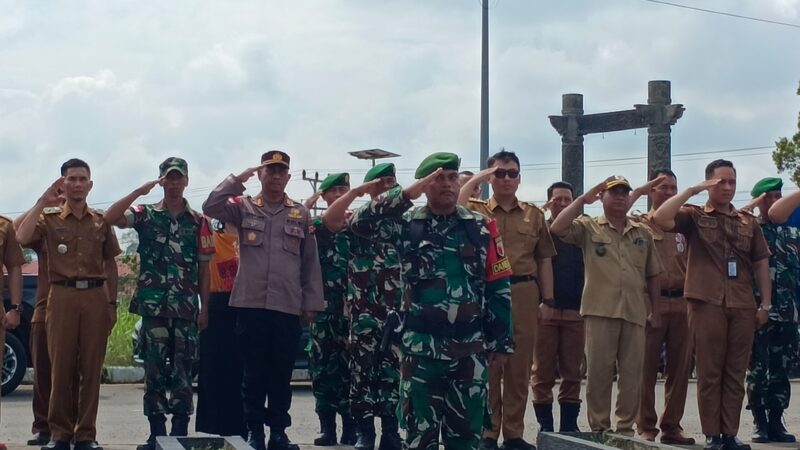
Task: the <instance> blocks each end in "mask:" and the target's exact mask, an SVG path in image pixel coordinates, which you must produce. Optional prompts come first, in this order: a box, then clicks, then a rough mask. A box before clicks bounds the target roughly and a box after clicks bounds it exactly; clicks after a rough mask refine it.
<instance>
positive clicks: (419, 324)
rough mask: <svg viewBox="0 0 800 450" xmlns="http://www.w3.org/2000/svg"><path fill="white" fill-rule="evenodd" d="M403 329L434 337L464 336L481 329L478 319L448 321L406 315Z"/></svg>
mask: <svg viewBox="0 0 800 450" xmlns="http://www.w3.org/2000/svg"><path fill="white" fill-rule="evenodd" d="M404 327H405V328H404V329H405V330H408V331H416V332H417V333H425V334H430V335H431V336H436V337H447V338H451V339H459V338H465V337H469V336H472V335H474V334H475V333H478V332H480V331H482V330H483V324H482V323H481V321H480V319H478V320H474V321H472V322H456V323H449V322H444V321H429V320H425V319H424V318H422V317H418V316H408V317H406V320H405V322H404Z"/></svg>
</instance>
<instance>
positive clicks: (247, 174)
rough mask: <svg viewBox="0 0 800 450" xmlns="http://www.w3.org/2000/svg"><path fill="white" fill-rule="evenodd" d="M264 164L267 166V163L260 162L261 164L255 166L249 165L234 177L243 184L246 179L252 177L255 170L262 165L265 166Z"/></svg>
mask: <svg viewBox="0 0 800 450" xmlns="http://www.w3.org/2000/svg"><path fill="white" fill-rule="evenodd" d="M266 166H267V163H262V164H259V165H257V166H255V167H251V168H249V169H247V170H245V171H244V172H242V173H240V174H239V175H238V176H237V177H236V179H237V180H239V182H240V183H242V184H244V183H246V182H247V180H249V179H250V178H252V177H253V175H254V174H255V173H256V172H258V170H259V169H261V168H262V167H266Z"/></svg>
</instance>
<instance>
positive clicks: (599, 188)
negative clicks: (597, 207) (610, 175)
mask: <svg viewBox="0 0 800 450" xmlns="http://www.w3.org/2000/svg"><path fill="white" fill-rule="evenodd" d="M605 190H606V182H605V181H601V182H600V183H599V184H597V185H596V186H595V187H593V188H591V189H589V190H588V191H587V192H586V193H584V194H583V195H581V198H583V204H584V205H591V204H592V203H594V202H596V201H597V200H600V196H601V195H603V192H605Z"/></svg>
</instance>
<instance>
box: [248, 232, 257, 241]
mask: <svg viewBox="0 0 800 450" xmlns="http://www.w3.org/2000/svg"><path fill="white" fill-rule="evenodd" d="M247 240H248V241H250V242H253V241H255V240H256V232H255V231H251V232H249V233H247Z"/></svg>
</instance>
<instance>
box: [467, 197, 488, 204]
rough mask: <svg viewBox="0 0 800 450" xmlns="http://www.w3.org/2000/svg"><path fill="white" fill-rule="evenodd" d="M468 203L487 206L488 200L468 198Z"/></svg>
mask: <svg viewBox="0 0 800 450" xmlns="http://www.w3.org/2000/svg"><path fill="white" fill-rule="evenodd" d="M469 202H470V203H476V204H478V205H487V204H489V201H488V200H481V199H479V198H474V197H470V198H469Z"/></svg>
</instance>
